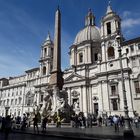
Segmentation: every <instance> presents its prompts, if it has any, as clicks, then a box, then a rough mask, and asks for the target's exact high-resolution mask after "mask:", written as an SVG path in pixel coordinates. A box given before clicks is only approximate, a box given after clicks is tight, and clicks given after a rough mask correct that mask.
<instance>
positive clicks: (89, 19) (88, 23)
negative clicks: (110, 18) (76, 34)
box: [85, 9, 95, 26]
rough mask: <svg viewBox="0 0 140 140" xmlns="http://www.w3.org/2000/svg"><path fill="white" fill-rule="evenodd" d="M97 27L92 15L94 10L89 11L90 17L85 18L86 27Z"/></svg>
mask: <svg viewBox="0 0 140 140" xmlns="http://www.w3.org/2000/svg"><path fill="white" fill-rule="evenodd" d="M92 25H95V16H94V15H93V13H92V10H91V9H89V11H88V15H87V16H86V18H85V26H92Z"/></svg>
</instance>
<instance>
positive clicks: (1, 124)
mask: <svg viewBox="0 0 140 140" xmlns="http://www.w3.org/2000/svg"><path fill="white" fill-rule="evenodd" d="M70 121H71V126H72V127H75V128H91V127H93V126H99V127H101V126H114V131H115V132H118V131H119V127H124V124H125V122H124V121H125V119H124V117H123V116H121V115H120V116H118V115H113V116H111V115H110V116H107V115H103V116H101V115H98V116H97V115H94V114H92V115H91V114H88V115H87V117H85V116H84V113H82V112H80V113H79V114H76V113H73V114H72V115H71V118H70ZM48 123H51V122H50V120H49V118H47V117H44V118H42V119H41V120H39V118H38V116H37V115H34V117H33V118H31V116H30V115H28V114H23V117H20V116H17V117H13V116H11V115H8V116H6V117H1V116H0V130H1V131H4V132H5V133H6V134H8V133H9V131H10V130H13V129H21V130H23V131H24V130H26V129H28V128H29V127H31V126H33V130H34V132H37V133H39V126H41V128H42V132H46V127H47V125H48ZM53 123H55V124H56V127H61V123H62V118H61V116H60V115H57V116H56V118H55V121H53ZM130 123H131V125H133V126H135V127H136V128H138V127H139V124H140V117H139V116H135V117H134V118H130Z"/></svg>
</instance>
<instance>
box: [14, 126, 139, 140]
mask: <svg viewBox="0 0 140 140" xmlns="http://www.w3.org/2000/svg"><path fill="white" fill-rule="evenodd" d="M133 131H134V134H135V136H136V137H137V139H140V128H137V129H136V128H135V127H133ZM16 132H17V133H25V134H38V133H37V132H34V131H33V128H32V127H31V128H28V129H26V130H25V131H20V130H17V131H16ZM39 135H47V136H60V137H61V136H66V137H77V138H79V137H80V138H83V137H88V138H102V139H104V138H107V139H122V138H123V128H120V131H119V132H115V131H114V127H113V126H108V127H105V126H102V127H98V126H95V127H93V128H71V127H62V128H56V127H47V130H46V133H42V132H41V129H40V132H39Z"/></svg>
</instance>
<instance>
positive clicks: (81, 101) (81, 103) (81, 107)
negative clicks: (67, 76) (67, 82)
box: [80, 86, 83, 112]
mask: <svg viewBox="0 0 140 140" xmlns="http://www.w3.org/2000/svg"><path fill="white" fill-rule="evenodd" d="M80 111H82V112H83V86H81V95H80Z"/></svg>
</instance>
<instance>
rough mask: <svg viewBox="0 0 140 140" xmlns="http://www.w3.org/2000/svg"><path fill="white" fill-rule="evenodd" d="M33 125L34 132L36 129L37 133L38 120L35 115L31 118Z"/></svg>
mask: <svg viewBox="0 0 140 140" xmlns="http://www.w3.org/2000/svg"><path fill="white" fill-rule="evenodd" d="M33 125H34V132H35V131H36V129H37V132H38V133H39V130H38V118H37V115H35V117H34V118H33Z"/></svg>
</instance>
